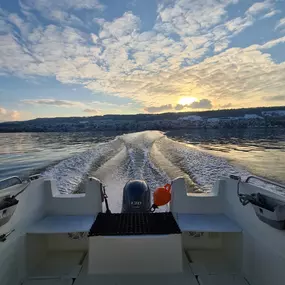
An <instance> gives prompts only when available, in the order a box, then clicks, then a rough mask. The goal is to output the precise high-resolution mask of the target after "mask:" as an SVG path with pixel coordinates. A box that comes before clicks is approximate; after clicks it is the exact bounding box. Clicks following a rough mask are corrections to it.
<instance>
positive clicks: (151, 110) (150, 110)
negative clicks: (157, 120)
mask: <svg viewBox="0 0 285 285" xmlns="http://www.w3.org/2000/svg"><path fill="white" fill-rule="evenodd" d="M169 110H172V105H171V104H167V105H161V106H156V107H154V106H152V107H146V108H145V111H146V112H148V113H161V112H165V111H169Z"/></svg>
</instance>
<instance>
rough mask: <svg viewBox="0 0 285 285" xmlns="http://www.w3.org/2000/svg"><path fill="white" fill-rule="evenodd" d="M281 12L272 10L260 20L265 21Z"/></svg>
mask: <svg viewBox="0 0 285 285" xmlns="http://www.w3.org/2000/svg"><path fill="white" fill-rule="evenodd" d="M280 12H281V11H280V10H272V11H270V12H268V13H267V14H265V15H264V16H263V17H262V19H267V18H271V17H273V16H275V15H277V14H279V13H280Z"/></svg>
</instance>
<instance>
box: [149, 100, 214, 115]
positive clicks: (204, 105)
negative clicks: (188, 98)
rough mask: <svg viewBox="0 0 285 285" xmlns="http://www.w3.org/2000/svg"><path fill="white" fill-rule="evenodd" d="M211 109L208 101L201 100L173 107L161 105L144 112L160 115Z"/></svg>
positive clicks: (210, 103)
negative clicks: (162, 113)
mask: <svg viewBox="0 0 285 285" xmlns="http://www.w3.org/2000/svg"><path fill="white" fill-rule="evenodd" d="M212 107H213V105H212V102H211V101H210V100H208V99H201V100H199V101H195V102H193V103H191V104H185V105H182V104H177V105H175V106H173V105H172V104H167V105H161V106H151V107H146V108H145V111H146V112H148V113H161V112H165V111H171V110H176V111H181V110H184V109H211V108H212Z"/></svg>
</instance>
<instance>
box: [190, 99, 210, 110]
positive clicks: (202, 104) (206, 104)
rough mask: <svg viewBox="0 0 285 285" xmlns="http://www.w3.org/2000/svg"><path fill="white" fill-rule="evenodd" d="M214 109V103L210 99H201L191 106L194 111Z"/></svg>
mask: <svg viewBox="0 0 285 285" xmlns="http://www.w3.org/2000/svg"><path fill="white" fill-rule="evenodd" d="M212 107H213V105H212V102H211V101H210V100H209V99H201V100H200V101H195V102H193V103H192V104H190V108H193V109H211V108H212Z"/></svg>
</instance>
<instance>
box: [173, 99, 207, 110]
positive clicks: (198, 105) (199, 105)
mask: <svg viewBox="0 0 285 285" xmlns="http://www.w3.org/2000/svg"><path fill="white" fill-rule="evenodd" d="M189 108H190V109H211V108H213V105H212V102H211V101H210V100H209V99H201V100H198V101H195V102H193V103H191V104H185V105H182V104H177V105H176V106H175V107H174V109H175V110H176V111H181V110H183V109H189Z"/></svg>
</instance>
